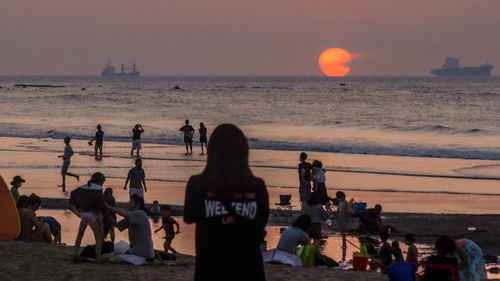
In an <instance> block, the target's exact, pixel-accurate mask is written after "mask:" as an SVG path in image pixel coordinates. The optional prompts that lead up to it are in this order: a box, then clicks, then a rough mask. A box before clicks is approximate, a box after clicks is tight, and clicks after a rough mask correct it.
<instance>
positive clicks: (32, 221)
mask: <svg viewBox="0 0 500 281" xmlns="http://www.w3.org/2000/svg"><path fill="white" fill-rule="evenodd" d="M20 201H21V200H20ZM23 201H24V200H23ZM41 203H42V200H41V198H40V197H39V196H36V195H35V194H31V195H30V196H29V197H27V199H26V200H25V201H24V202H22V207H21V209H19V219H20V221H21V233H20V234H19V237H18V239H19V240H21V241H26V242H47V243H50V242H52V235H51V233H50V227H49V225H48V224H47V223H45V222H44V219H43V217H37V216H36V210H38V208H39V207H40V204H41Z"/></svg>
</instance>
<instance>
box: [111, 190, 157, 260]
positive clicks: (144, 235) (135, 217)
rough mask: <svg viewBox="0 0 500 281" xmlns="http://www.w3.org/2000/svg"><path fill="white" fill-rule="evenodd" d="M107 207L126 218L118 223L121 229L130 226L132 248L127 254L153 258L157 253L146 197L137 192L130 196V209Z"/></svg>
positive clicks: (129, 235)
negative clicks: (147, 211) (145, 202)
mask: <svg viewBox="0 0 500 281" xmlns="http://www.w3.org/2000/svg"><path fill="white" fill-rule="evenodd" d="M106 207H107V208H108V209H109V210H110V211H112V212H115V213H116V214H118V215H120V216H122V217H123V218H124V219H122V220H121V221H119V222H118V223H117V224H116V227H117V228H118V230H120V231H124V230H125V229H127V228H128V237H129V242H130V249H129V250H128V251H127V254H130V255H136V256H140V257H143V258H146V259H147V260H151V259H153V258H154V256H155V253H154V248H153V239H152V238H151V225H150V224H149V220H148V215H147V214H146V209H145V207H144V199H143V198H142V197H141V196H139V195H137V194H133V195H132V196H130V201H129V202H128V211H125V210H122V209H119V208H116V207H113V206H110V205H107V204H106Z"/></svg>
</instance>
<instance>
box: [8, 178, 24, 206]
mask: <svg viewBox="0 0 500 281" xmlns="http://www.w3.org/2000/svg"><path fill="white" fill-rule="evenodd" d="M24 182H26V181H25V180H24V179H23V178H21V176H15V177H14V178H13V179H12V182H11V183H10V185H11V186H12V187H11V188H10V193H12V197H13V198H14V200H15V201H16V204H17V202H19V188H20V187H21V185H22V184H23V183H24Z"/></svg>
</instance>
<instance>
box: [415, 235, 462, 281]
mask: <svg viewBox="0 0 500 281" xmlns="http://www.w3.org/2000/svg"><path fill="white" fill-rule="evenodd" d="M434 247H435V248H436V252H437V255H433V256H430V257H429V258H428V259H427V261H425V262H424V265H425V272H424V278H423V281H454V280H458V279H455V278H454V277H453V276H456V277H457V278H458V276H457V275H458V272H457V259H456V258H455V257H452V256H451V255H453V253H454V252H455V250H456V245H455V241H453V240H452V239H451V238H450V237H448V236H446V235H441V236H439V237H438V238H437V239H436V242H435V243H434Z"/></svg>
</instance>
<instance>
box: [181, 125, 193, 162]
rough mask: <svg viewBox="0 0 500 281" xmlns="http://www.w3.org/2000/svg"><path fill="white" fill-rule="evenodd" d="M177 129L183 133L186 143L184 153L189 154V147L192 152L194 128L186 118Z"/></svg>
mask: <svg viewBox="0 0 500 281" xmlns="http://www.w3.org/2000/svg"><path fill="white" fill-rule="evenodd" d="M179 131H181V132H183V133H184V143H185V144H186V154H190V152H189V149H188V148H190V149H191V153H193V135H194V128H193V126H191V125H189V120H188V119H186V125H184V126H182V127H181V128H180V129H179Z"/></svg>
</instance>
